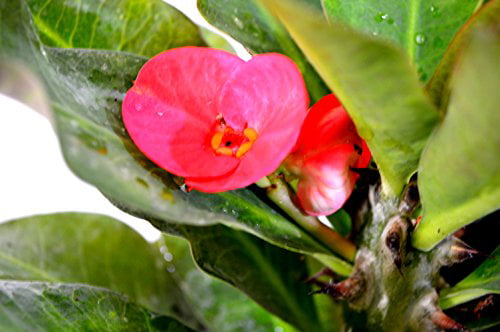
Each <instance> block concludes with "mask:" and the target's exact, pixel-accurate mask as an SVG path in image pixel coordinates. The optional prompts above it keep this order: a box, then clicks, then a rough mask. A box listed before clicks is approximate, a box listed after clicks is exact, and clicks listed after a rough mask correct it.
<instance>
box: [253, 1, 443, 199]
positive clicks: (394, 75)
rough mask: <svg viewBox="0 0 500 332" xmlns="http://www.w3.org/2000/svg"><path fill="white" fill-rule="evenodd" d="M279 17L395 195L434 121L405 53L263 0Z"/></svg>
mask: <svg viewBox="0 0 500 332" xmlns="http://www.w3.org/2000/svg"><path fill="white" fill-rule="evenodd" d="M262 2H263V3H265V4H266V5H267V6H268V7H269V8H270V9H272V10H273V11H274V13H275V14H276V15H277V16H279V17H280V19H281V20H282V22H283V23H284V25H285V26H286V27H287V28H288V30H289V31H290V33H291V35H292V37H293V38H294V39H295V41H296V42H297V44H298V45H299V46H300V47H301V49H302V50H303V51H304V53H305V54H306V56H307V57H308V59H309V60H310V61H311V63H312V64H313V65H314V66H315V68H316V70H317V71H318V73H320V75H321V76H322V77H323V79H324V80H325V82H326V83H327V84H328V85H329V86H330V88H332V90H333V91H334V92H335V94H336V95H337V96H338V97H339V98H340V100H341V101H342V103H343V104H344V106H345V107H346V109H347V111H348V112H349V115H350V116H351V117H352V119H353V120H354V122H355V124H356V127H357V129H358V132H359V134H360V135H361V136H362V137H363V138H364V139H365V140H366V142H367V144H368V146H369V148H370V151H371V152H372V155H373V157H374V159H375V161H376V163H377V165H378V168H379V170H380V172H381V175H382V180H383V184H384V191H385V192H386V193H387V194H392V195H397V194H399V193H400V192H401V190H402V188H403V186H404V184H405V183H406V182H407V180H408V179H409V178H410V177H411V175H412V174H413V173H414V172H415V170H416V168H417V165H418V160H419V158H420V153H421V151H422V149H423V147H424V145H425V143H426V141H427V138H428V136H429V134H430V133H431V131H432V129H433V128H434V126H435V125H436V123H437V121H438V113H437V112H436V110H435V109H434V107H433V106H432V104H431V103H430V102H429V100H428V98H427V96H426V95H425V93H424V92H423V89H422V86H421V84H420V82H419V81H418V78H417V75H416V73H415V71H414V69H413V68H412V66H411V65H410V63H409V61H408V59H407V57H406V55H405V54H404V53H403V52H401V51H400V50H399V49H397V48H395V47H393V46H391V45H389V44H386V43H384V42H382V41H380V40H376V39H372V38H370V37H367V36H366V35H364V34H362V33H359V32H356V31H354V30H351V29H350V28H348V27H346V26H343V25H340V24H338V23H336V22H331V23H330V24H328V23H326V22H325V21H324V20H321V19H319V18H318V17H319V15H320V14H319V13H315V12H314V11H312V10H311V9H310V8H307V7H306V6H303V5H300V4H299V2H297V1H286V2H285V1H277V0H262Z"/></svg>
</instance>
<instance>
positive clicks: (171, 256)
mask: <svg viewBox="0 0 500 332" xmlns="http://www.w3.org/2000/svg"><path fill="white" fill-rule="evenodd" d="M163 258H164V259H165V260H166V261H167V262H171V261H172V259H173V258H174V256H173V255H172V254H171V253H169V252H167V253H165V254H164V255H163Z"/></svg>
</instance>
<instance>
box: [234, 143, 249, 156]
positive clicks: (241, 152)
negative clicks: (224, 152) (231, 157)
mask: <svg viewBox="0 0 500 332" xmlns="http://www.w3.org/2000/svg"><path fill="white" fill-rule="evenodd" d="M252 145H253V142H246V143H243V144H241V146H240V148H239V149H238V151H236V158H241V157H243V155H244V154H245V153H247V152H248V151H249V150H250V149H251V148H252Z"/></svg>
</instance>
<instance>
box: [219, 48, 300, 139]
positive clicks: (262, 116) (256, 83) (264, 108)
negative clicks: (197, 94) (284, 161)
mask: <svg viewBox="0 0 500 332" xmlns="http://www.w3.org/2000/svg"><path fill="white" fill-rule="evenodd" d="M308 104H309V97H308V94H307V90H306V87H305V83H304V80H303V79H302V76H301V74H300V71H299V69H298V68H297V66H296V65H295V63H293V61H292V60H290V59H289V58H287V57H286V56H284V55H281V54H277V53H269V54H262V55H256V56H254V57H253V58H252V59H251V60H250V61H248V62H247V63H246V64H245V65H244V66H240V67H238V69H237V70H235V71H234V73H233V75H232V76H231V78H230V79H229V80H228V82H227V83H226V84H225V85H224V88H223V89H222V91H221V97H220V99H219V105H220V106H219V107H220V109H221V111H222V114H223V116H224V119H225V120H226V122H227V123H228V124H229V125H230V126H231V127H233V128H234V129H237V130H243V129H244V128H245V126H248V127H250V128H253V129H255V130H257V132H258V133H259V134H260V135H262V133H264V132H271V131H273V132H274V131H281V130H284V131H287V130H288V128H287V127H290V126H291V127H293V128H294V130H295V129H296V131H297V132H298V131H299V129H300V127H301V125H302V122H303V121H304V118H305V116H306V111H307V106H308Z"/></svg>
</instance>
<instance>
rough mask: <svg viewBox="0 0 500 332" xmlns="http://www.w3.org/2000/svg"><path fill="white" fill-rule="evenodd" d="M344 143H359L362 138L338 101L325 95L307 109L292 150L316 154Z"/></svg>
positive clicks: (331, 96) (332, 96) (330, 95)
mask: <svg viewBox="0 0 500 332" xmlns="http://www.w3.org/2000/svg"><path fill="white" fill-rule="evenodd" d="M344 143H352V144H358V145H361V144H362V140H361V138H360V137H359V136H358V134H357V132H356V127H355V126H354V123H353V122H352V120H351V118H350V117H349V115H348V114H347V112H346V111H345V109H344V107H343V106H342V104H341V103H340V101H339V100H338V99H337V98H336V97H335V96H334V95H333V94H329V95H326V96H324V97H323V98H321V99H320V100H319V101H318V102H317V103H316V104H314V106H313V107H311V109H310V110H309V112H308V114H307V117H306V119H305V121H304V124H303V126H302V129H301V133H300V137H299V139H298V140H297V146H296V148H295V149H294V151H297V153H298V154H301V155H306V154H316V153H318V152H320V151H322V150H328V149H331V148H332V147H333V146H336V145H339V144H344Z"/></svg>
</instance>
